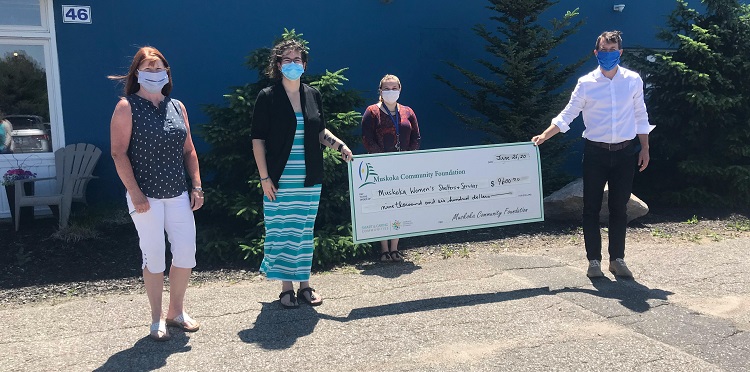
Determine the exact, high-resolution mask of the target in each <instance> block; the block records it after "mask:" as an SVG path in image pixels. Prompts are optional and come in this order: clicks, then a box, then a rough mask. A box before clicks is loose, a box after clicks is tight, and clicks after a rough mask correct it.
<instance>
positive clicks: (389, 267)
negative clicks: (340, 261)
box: [357, 261, 422, 279]
mask: <svg viewBox="0 0 750 372" xmlns="http://www.w3.org/2000/svg"><path fill="white" fill-rule="evenodd" d="M357 268H358V269H360V270H362V271H361V272H360V273H361V274H362V275H376V276H380V277H383V278H388V279H393V278H398V277H399V276H401V275H408V274H411V273H413V272H415V271H417V270H419V269H421V268H422V267H421V266H419V265H417V264H415V263H414V262H410V261H403V262H383V263H374V264H367V265H360V266H357Z"/></svg>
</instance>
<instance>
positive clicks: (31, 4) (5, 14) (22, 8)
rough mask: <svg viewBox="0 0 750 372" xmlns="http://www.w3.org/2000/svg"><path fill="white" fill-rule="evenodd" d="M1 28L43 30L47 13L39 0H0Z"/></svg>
mask: <svg viewBox="0 0 750 372" xmlns="http://www.w3.org/2000/svg"><path fill="white" fill-rule="evenodd" d="M0 9H2V11H0V28H2V29H26V30H34V29H38V30H43V29H46V28H47V22H46V14H44V13H45V12H44V7H42V1H39V0H0Z"/></svg>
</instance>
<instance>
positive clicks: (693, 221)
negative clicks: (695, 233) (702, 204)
mask: <svg viewBox="0 0 750 372" xmlns="http://www.w3.org/2000/svg"><path fill="white" fill-rule="evenodd" d="M685 223H686V224H688V225H696V224H698V216H696V215H693V217H690V218H689V219H688V220H687V221H685Z"/></svg>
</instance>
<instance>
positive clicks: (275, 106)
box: [250, 82, 326, 187]
mask: <svg viewBox="0 0 750 372" xmlns="http://www.w3.org/2000/svg"><path fill="white" fill-rule="evenodd" d="M300 103H301V105H302V116H303V117H304V120H305V135H304V143H305V186H306V187H309V186H313V185H316V184H320V183H323V151H322V150H321V144H320V139H319V137H318V136H319V134H320V132H322V131H323V130H325V129H326V125H325V117H324V116H323V100H322V98H321V95H320V92H318V90H317V89H315V88H313V87H311V86H309V85H307V84H301V85H300ZM296 128H297V118H296V116H295V114H294V109H293V108H292V103H291V102H289V97H287V95H286V91H285V90H284V86H283V85H281V82H278V83H277V84H275V85H272V86H270V87H267V88H265V89H263V90H261V91H260V93H258V98H257V99H256V100H255V109H254V111H253V123H252V129H251V132H250V133H251V137H252V139H254V140H255V139H259V140H264V141H265V145H266V146H265V147H266V167H267V168H268V176H269V177H271V180H272V181H273V183H274V185H276V187H279V178H281V173H282V172H283V171H284V167H285V166H286V162H287V160H289V154H290V153H291V152H292V144H293V142H294V132H295V130H296Z"/></svg>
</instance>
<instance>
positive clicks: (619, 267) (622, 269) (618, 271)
mask: <svg viewBox="0 0 750 372" xmlns="http://www.w3.org/2000/svg"><path fill="white" fill-rule="evenodd" d="M609 272H611V273H612V274H615V276H621V277H623V278H632V277H633V273H632V272H631V271H630V269H628V265H626V264H625V260H623V259H622V258H618V259H616V260H614V261H609Z"/></svg>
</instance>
